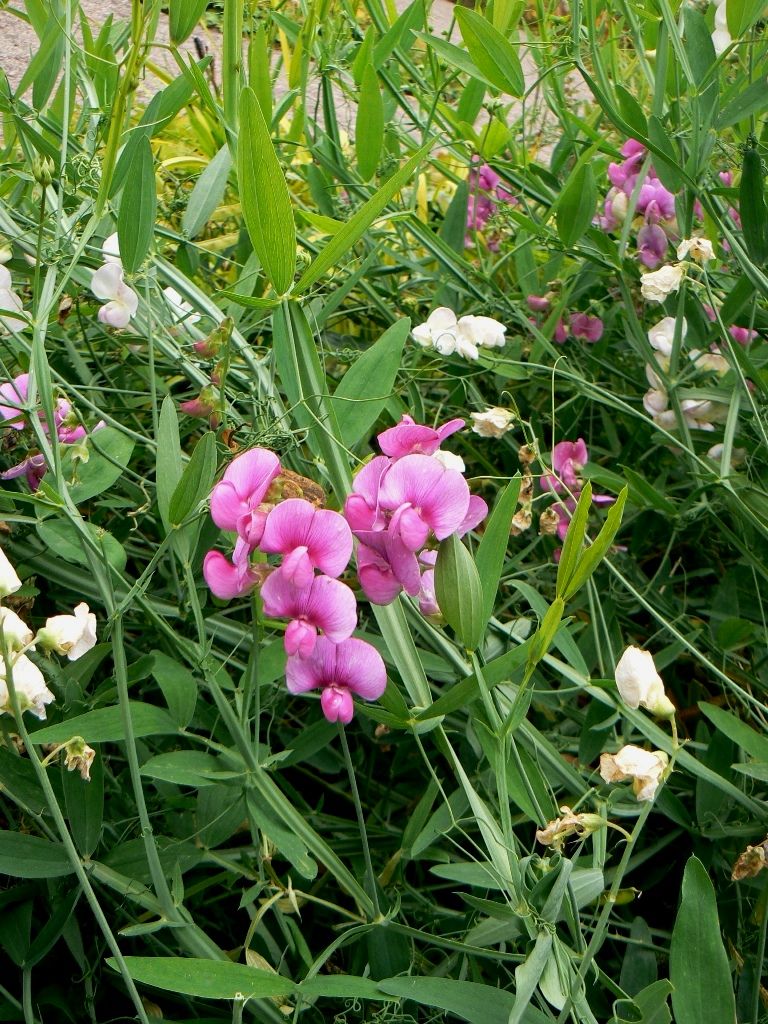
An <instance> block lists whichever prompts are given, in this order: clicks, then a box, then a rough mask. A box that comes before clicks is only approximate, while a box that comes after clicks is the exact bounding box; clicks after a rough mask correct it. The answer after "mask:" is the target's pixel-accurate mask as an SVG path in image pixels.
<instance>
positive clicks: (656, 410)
mask: <svg viewBox="0 0 768 1024" xmlns="http://www.w3.org/2000/svg"><path fill="white" fill-rule="evenodd" d="M668 407H669V399H668V398H667V392H666V391H664V390H663V388H651V389H650V391H646V392H645V394H644V395H643V408H644V409H645V411H646V412H647V413H648V415H649V416H653V418H654V419H656V417H657V416H660V415H661V413H663V412H666V411H667V408H668Z"/></svg>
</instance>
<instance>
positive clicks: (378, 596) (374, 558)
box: [357, 533, 418, 604]
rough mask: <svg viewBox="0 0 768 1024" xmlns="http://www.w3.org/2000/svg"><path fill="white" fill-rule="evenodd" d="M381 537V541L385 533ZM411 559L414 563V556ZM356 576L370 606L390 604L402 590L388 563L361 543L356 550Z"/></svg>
mask: <svg viewBox="0 0 768 1024" xmlns="http://www.w3.org/2000/svg"><path fill="white" fill-rule="evenodd" d="M381 536H382V539H385V538H386V534H385V533H382V535H381ZM411 558H412V559H413V561H414V562H416V558H415V556H413V555H411ZM416 572H417V573H418V562H416ZM357 575H358V579H359V580H360V586H361V587H362V588H363V593H364V594H365V596H366V597H367V598H368V600H369V601H370V602H371V604H391V603H392V602H393V601H394V600H395V598H396V597H397V595H398V594H399V593H400V591H401V590H402V589H403V584H402V583H401V582H400V580H399V579H398V578H397V576H395V573H394V571H393V569H392V566H391V564H390V563H389V561H387V559H386V558H385V557H382V556H381V555H380V554H379V553H378V552H377V551H374V550H373V548H369V547H368V545H367V544H363V543H361V544H360V545H359V547H358V549H357Z"/></svg>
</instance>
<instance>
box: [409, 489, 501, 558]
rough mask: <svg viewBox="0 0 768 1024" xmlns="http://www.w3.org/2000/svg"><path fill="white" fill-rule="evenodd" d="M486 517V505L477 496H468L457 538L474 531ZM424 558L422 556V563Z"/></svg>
mask: <svg viewBox="0 0 768 1024" xmlns="http://www.w3.org/2000/svg"><path fill="white" fill-rule="evenodd" d="M487 515H488V505H487V503H486V502H485V500H484V499H483V498H481V497H480V495H479V494H470V496H469V505H467V514H466V515H465V516H464V518H463V519H462V521H461V523H460V524H459V527H458V529H457V530H456V532H457V533H458V535H459V537H463V536H464V535H465V534H466V533H469V531H470V530H474V528H475V527H476V526H479V525H480V523H482V521H483V520H484V519H485V517H486V516H487ZM423 560H424V556H422V561H423Z"/></svg>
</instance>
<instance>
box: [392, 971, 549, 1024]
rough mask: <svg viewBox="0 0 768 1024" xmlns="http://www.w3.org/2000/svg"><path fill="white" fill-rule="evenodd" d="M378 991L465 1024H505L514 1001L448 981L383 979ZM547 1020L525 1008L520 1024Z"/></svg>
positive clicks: (496, 992)
mask: <svg viewBox="0 0 768 1024" xmlns="http://www.w3.org/2000/svg"><path fill="white" fill-rule="evenodd" d="M379 988H380V989H381V990H382V991H383V992H386V993H388V994H389V995H393V996H398V997H399V998H401V999H412V1000H413V1001H414V1002H415V1003H419V1004H421V1005H422V1006H433V1007H436V1008H437V1009H440V1010H446V1011H448V1012H449V1013H453V1014H456V1015H457V1016H458V1017H462V1018H463V1019H464V1020H466V1021H469V1024H507V1022H508V1021H509V1015H510V1014H511V1013H512V1012H513V1010H514V1008H515V997H514V996H513V995H512V993H511V992H509V991H506V990H505V989H501V988H495V987H494V986H492V985H480V984H478V983H477V982H474V981H454V980H453V979H452V978H387V979H386V980H385V981H380V982H379ZM548 1019H549V1018H548V1017H546V1016H545V1015H544V1014H543V1013H542V1012H541V1011H540V1010H537V1009H535V1007H532V1006H529V1007H527V1008H526V1011H525V1014H524V1015H523V1018H522V1021H523V1024H544V1022H546V1021H547V1020H548Z"/></svg>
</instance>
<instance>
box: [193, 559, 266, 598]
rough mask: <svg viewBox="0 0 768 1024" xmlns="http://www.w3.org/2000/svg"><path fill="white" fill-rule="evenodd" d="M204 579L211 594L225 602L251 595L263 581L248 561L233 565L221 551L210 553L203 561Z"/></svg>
mask: <svg viewBox="0 0 768 1024" xmlns="http://www.w3.org/2000/svg"><path fill="white" fill-rule="evenodd" d="M203 577H204V578H205V582H206V583H207V584H208V588H209V589H210V591H211V593H212V594H214V595H215V596H216V597H220V598H222V599H223V600H224V601H229V600H231V599H232V598H233V597H243V596H244V595H245V594H248V593H250V592H251V591H252V590H253V588H254V587H256V586H258V584H259V581H260V579H261V575H260V574H259V573H258V572H257V571H256V570H255V569H252V568H251V566H250V564H249V563H248V561H247V559H246V560H244V561H242V562H240V563H239V564H238V565H233V564H232V562H230V561H229V559H227V558H225V557H224V555H222V553H221V552H220V551H209V552H208V554H207V555H206V556H205V558H204V559H203Z"/></svg>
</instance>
